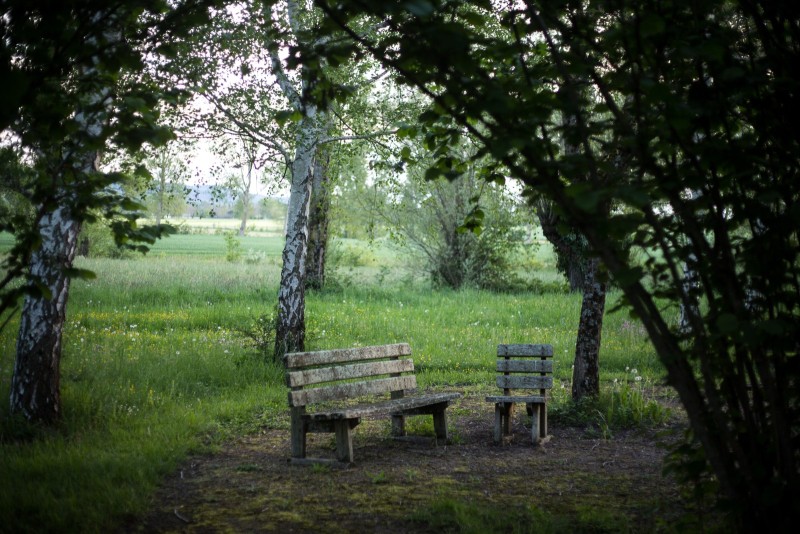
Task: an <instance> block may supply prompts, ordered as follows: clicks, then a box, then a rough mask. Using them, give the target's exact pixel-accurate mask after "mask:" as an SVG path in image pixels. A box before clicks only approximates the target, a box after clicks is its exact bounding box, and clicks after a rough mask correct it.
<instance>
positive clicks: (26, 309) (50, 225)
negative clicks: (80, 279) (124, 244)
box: [11, 207, 81, 423]
mask: <svg viewBox="0 0 800 534" xmlns="http://www.w3.org/2000/svg"><path fill="white" fill-rule="evenodd" d="M80 228H81V223H80V222H79V221H77V220H76V219H75V218H73V217H72V214H71V213H70V212H69V210H68V209H67V208H65V207H60V208H58V209H56V210H55V211H54V212H52V213H49V214H47V215H45V216H44V217H43V218H42V220H41V221H40V223H39V233H40V235H41V236H42V245H41V248H40V249H39V250H37V251H36V252H34V253H33V255H32V256H31V260H30V262H31V263H30V265H31V267H30V268H31V275H32V276H34V277H36V279H38V280H39V281H40V282H41V283H42V284H43V285H44V287H46V288H47V291H48V292H49V293H50V294H49V295H36V296H34V295H27V296H26V297H25V300H24V303H23V306H22V318H21V321H20V327H19V335H18V337H17V357H16V361H15V363H14V374H13V376H12V378H11V413H19V414H22V415H23V416H24V417H25V418H26V419H28V420H30V421H41V422H44V423H53V422H55V421H57V420H58V419H59V418H60V416H61V392H60V388H59V379H60V366H61V335H62V331H63V328H64V321H65V320H66V313H67V297H68V295H69V278H68V277H67V275H66V274H65V273H64V269H65V268H69V267H71V266H72V261H73V259H74V258H75V251H76V249H77V243H78V234H79V233H80Z"/></svg>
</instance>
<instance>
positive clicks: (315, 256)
mask: <svg viewBox="0 0 800 534" xmlns="http://www.w3.org/2000/svg"><path fill="white" fill-rule="evenodd" d="M329 165H330V152H329V150H328V149H327V146H326V145H319V146H318V147H317V154H316V157H315V158H314V180H313V184H314V185H313V187H312V188H311V207H310V215H309V229H308V261H307V264H308V269H307V272H306V287H307V288H311V289H322V288H323V287H325V259H326V256H327V252H328V223H329V221H330V208H331V197H330V175H329V172H330V166H329Z"/></svg>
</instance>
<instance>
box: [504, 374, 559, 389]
mask: <svg viewBox="0 0 800 534" xmlns="http://www.w3.org/2000/svg"><path fill="white" fill-rule="evenodd" d="M497 387H499V388H501V389H550V388H552V387H553V377H552V376H527V375H526V376H518V375H498V377H497Z"/></svg>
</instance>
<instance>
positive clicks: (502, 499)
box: [124, 395, 685, 533]
mask: <svg viewBox="0 0 800 534" xmlns="http://www.w3.org/2000/svg"><path fill="white" fill-rule="evenodd" d="M521 412H522V413H519V411H518V412H517V414H516V416H515V420H514V435H513V438H512V439H510V440H509V441H507V442H505V443H504V444H502V445H495V444H494V443H493V442H492V425H493V417H494V413H493V407H492V406H490V405H489V404H488V403H485V402H483V400H482V397H477V396H475V395H470V396H467V397H465V398H463V399H461V400H459V401H456V402H455V403H454V405H453V406H452V407H451V408H450V410H449V414H448V415H449V424H450V427H451V429H452V434H453V435H454V436H455V439H454V443H452V444H450V445H444V444H437V443H435V441H434V440H433V438H412V439H401V440H395V439H392V438H391V437H389V423H388V421H385V420H377V421H364V422H362V424H361V425H359V426H358V427H357V430H356V438H355V443H354V446H355V460H356V464H355V465H352V466H350V467H348V468H345V469H337V468H334V469H330V468H319V467H308V466H306V467H300V466H293V465H290V464H289V463H288V462H287V459H288V457H289V432H288V430H285V429H280V430H275V429H265V430H263V431H262V432H260V433H259V434H256V435H250V436H246V437H242V438H240V439H237V440H235V441H232V442H229V443H227V444H226V445H225V446H224V448H223V449H222V450H220V451H219V452H218V453H215V454H213V455H201V456H195V457H192V458H191V459H189V460H188V461H187V462H185V464H184V465H183V466H182V467H181V468H180V469H179V470H178V471H177V472H176V473H175V474H173V475H172V476H170V477H169V478H168V479H167V480H165V482H164V484H163V486H162V487H161V489H160V490H159V491H158V493H157V495H156V496H155V498H154V500H153V506H152V510H151V512H150V513H149V514H148V515H147V516H146V517H145V518H142V519H140V520H138V521H136V522H131V523H129V524H127V525H126V526H125V528H124V530H125V531H140V532H282V533H284V532H326V533H332V532H381V533H385V532H388V533H404V532H409V533H410V532H414V533H416V532H420V533H422V532H441V531H443V530H445V531H447V530H451V531H459V530H461V531H464V530H467V531H468V530H469V528H466V529H465V528H463V527H462V528H461V529H459V528H458V527H456V526H455V525H456V523H457V522H456V521H455V520H453V518H452V517H451V515H453V514H455V513H461V514H467V515H470V514H471V515H473V516H475V517H477V518H478V519H477V521H478V523H477V524H478V525H479V526H478V527H476V528H477V529H478V530H481V528H482V527H480V525H487V524H488V525H491V526H492V528H491V530H493V531H496V532H502V531H509V532H510V531H515V532H517V531H523V532H524V531H530V530H525V529H526V528H527V527H531V526H532V527H534V528H533V529H532V531H576V530H579V531H581V530H582V531H586V532H589V531H591V532H602V531H609V532H616V531H620V530H622V531H635V532H652V531H657V530H670V528H669V526H670V524H671V522H672V521H674V520H675V519H677V518H679V517H681V516H682V515H684V514H685V507H684V503H683V501H682V500H681V498H680V496H679V492H678V488H677V486H676V484H675V483H674V482H673V481H671V480H670V479H666V478H663V477H662V475H661V469H662V459H663V457H664V450H663V448H661V447H659V445H658V441H659V438H656V435H655V432H652V431H647V432H642V431H625V432H618V433H616V434H615V435H614V437H613V439H611V440H605V439H601V438H598V437H596V434H594V433H591V432H586V429H584V428H577V427H569V426H563V425H560V424H558V423H557V422H553V423H551V428H550V432H551V434H552V436H553V437H552V439H551V440H550V441H549V442H548V443H547V444H546V445H544V446H543V447H534V446H533V445H532V444H531V441H530V433H529V428H528V427H526V426H524V425H526V424H527V423H528V420H527V418H526V417H525V416H524V410H521ZM427 419H429V418H427ZM419 420H420V421H421V420H422V419H419ZM423 430H424V429H423ZM309 449H310V451H309V452H310V455H314V456H323V455H327V456H331V457H332V455H333V437H332V435H325V434H323V435H309ZM434 504H435V505H436V506H433V507H432V505H434ZM454 509H455V510H457V511H458V512H454V511H453V510H454ZM498 512H499V513H498ZM504 517H513V518H514V519H512V520H509V521H507V522H506V521H503V520H502V518H504ZM498 518H500V520H499V522H498ZM481 521H482V523H481ZM536 521H541V523H539V524H540V526H541V528H540V529H537V528H536V524H532V522H533V523H535V522H536ZM520 523H525V524H520Z"/></svg>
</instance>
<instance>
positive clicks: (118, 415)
mask: <svg viewBox="0 0 800 534" xmlns="http://www.w3.org/2000/svg"><path fill="white" fill-rule="evenodd" d="M0 238H5V237H4V236H0ZM4 242H7V241H0V243H4ZM345 244H346V245H347V246H351V247H353V248H354V249H356V250H362V249H363V250H367V249H369V247H368V246H367V245H366V244H360V243H354V242H349V243H345ZM242 245H243V248H244V249H245V250H247V249H248V248H253V249H254V250H259V251H263V252H264V253H265V254H266V257H265V258H261V259H260V260H259V261H257V262H252V263H248V262H246V261H244V259H243V260H242V261H240V262H236V263H231V262H227V261H225V260H224V255H225V243H224V240H223V238H222V237H220V236H214V235H178V236H173V237H170V238H169V239H166V240H164V241H162V242H160V243H159V244H158V245H157V246H156V247H154V249H153V251H152V252H151V253H150V254H148V255H147V256H144V257H141V256H137V257H136V258H134V259H129V260H113V259H86V258H79V260H78V262H77V263H78V266H80V267H82V268H88V269H91V270H93V271H95V272H96V273H97V275H98V277H97V279H95V280H90V281H84V280H76V281H74V282H73V286H72V291H71V295H70V303H69V311H68V318H67V324H66V327H65V330H64V341H63V343H64V344H63V362H62V394H63V408H64V412H63V423H62V424H61V425H60V426H59V428H57V429H55V430H44V429H37V428H31V427H30V426H28V425H25V424H20V422H19V421H11V420H9V417H8V403H7V402H2V403H0V525H1V526H0V531H3V532H5V531H9V532H11V531H59V532H65V531H74V532H78V531H80V532H100V531H107V530H113V529H114V528H116V526H117V525H118V524H119V522H120V521H121V520H122V519H124V518H126V517H131V516H136V515H138V514H141V513H142V512H143V511H144V510H146V508H147V506H148V499H149V498H150V496H151V494H152V492H153V491H154V488H155V487H156V485H157V484H158V483H159V480H161V478H162V477H163V476H165V475H166V474H168V473H170V472H171V470H173V469H174V468H175V466H176V465H177V463H178V462H179V461H180V460H181V459H183V458H185V457H186V455H187V454H189V453H190V452H192V451H198V450H209V449H214V448H215V447H216V446H218V445H219V444H220V443H222V442H224V440H226V439H228V438H229V437H231V436H235V435H239V434H242V433H248V432H252V431H254V430H255V429H257V428H259V427H263V426H267V427H271V428H287V418H286V392H285V386H284V383H283V374H282V371H281V369H279V368H278V367H277V366H275V365H272V364H269V363H265V362H264V361H262V360H261V359H260V358H259V357H258V356H256V355H255V351H254V349H253V348H252V347H251V346H250V345H248V343H247V339H246V337H245V336H244V335H243V334H242V330H243V329H248V328H250V327H251V326H252V325H253V324H254V322H255V321H256V320H257V319H258V317H259V316H261V315H262V314H269V313H270V312H271V310H273V308H274V306H275V303H276V295H277V285H278V280H279V269H280V264H279V261H278V258H279V252H280V242H279V241H278V240H277V238H258V237H253V238H245V239H243V240H242ZM373 255H374V261H373V259H370V261H368V262H359V261H354V260H352V258H351V260H350V263H351V264H353V263H367V265H345V266H340V267H339V271H344V272H345V273H346V274H347V276H344V275H342V274H340V275H338V276H339V278H338V282H337V283H336V284H335V289H331V290H328V291H326V292H322V293H320V292H310V293H309V294H308V299H307V314H306V316H307V322H308V334H307V346H308V348H309V349H324V348H334V347H350V346H354V345H357V344H360V345H368V344H383V343H392V342H400V341H405V342H409V343H410V344H411V346H412V349H413V351H414V360H415V363H416V366H417V368H418V373H419V380H420V382H421V385H422V386H423V387H424V386H428V385H435V386H451V387H453V386H455V387H460V386H464V385H473V386H474V387H484V386H485V387H486V388H487V389H489V388H491V385H492V382H493V380H492V379H493V374H494V372H493V365H494V354H495V350H496V345H497V344H498V343H515V342H517V343H523V342H525V343H529V342H536V343H552V344H553V345H554V347H555V351H556V358H555V362H556V372H555V377H556V388H555V390H554V398H553V405H554V409H555V410H556V411H557V410H558V406H559V405H565V404H566V403H567V402H568V392H569V382H570V376H571V363H572V357H573V351H574V342H575V329H576V325H577V320H578V314H579V309H580V297H579V296H578V295H569V294H563V293H545V294H534V293H519V294H494V293H488V292H484V291H472V290H468V291H459V292H454V291H431V290H430V288H429V287H427V286H426V285H424V284H419V283H413V281H412V279H411V278H408V277H405V276H403V275H401V274H398V275H396V276H394V277H393V278H392V279H393V280H398V282H395V283H391V284H387V283H385V282H384V283H382V284H372V283H366V282H365V280H373V279H375V277H376V276H381V273H383V274H385V271H386V270H387V269H390V268H391V269H392V270H397V269H401V267H402V258H398V257H397V255H396V254H395V255H392V253H391V252H390V249H379V250H377V252H373ZM542 264H544V263H542ZM541 274H542V276H543V277H547V276H550V277H552V276H555V275H554V274H553V273H552V272H551V271H545V272H543V273H541ZM382 279H383V280H384V281H385V280H386V279H387V278H386V277H384V278H382ZM616 298H617V295H611V296H610V298H609V303H610V304H613V303H614V302H615V300H616ZM609 307H610V306H609ZM16 328H17V321H16V320H14V321H12V323H11V324H10V325H9V326H8V327H7V328H6V329H5V330H4V331H2V332H1V333H0V351H2V352H1V353H0V354H1V355H0V398H3V399H7V398H8V387H9V384H10V379H11V372H12V366H13V359H14V342H15V334H16ZM601 362H602V380H603V381H604V383H606V384H609V383H611V382H612V381H613V380H614V379H615V378H616V379H622V380H627V379H630V378H632V376H633V375H632V373H631V369H633V368H635V369H636V372H637V374H638V375H639V376H641V377H642V379H643V380H642V381H641V382H640V383H638V384H639V386H640V387H642V388H650V387H654V386H655V385H656V384H658V383H660V381H661V380H662V378H663V372H662V369H661V366H660V364H659V363H658V362H657V361H656V358H655V355H654V353H653V351H652V349H651V347H650V344H649V342H648V341H647V340H646V336H645V335H644V332H643V331H642V329H641V327H640V326H639V325H638V324H636V323H635V322H632V321H631V320H630V319H629V318H628V317H627V316H626V315H625V314H623V313H617V314H610V315H608V317H607V319H606V322H605V325H604V332H603V349H602V354H601ZM562 386H563V387H562Z"/></svg>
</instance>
